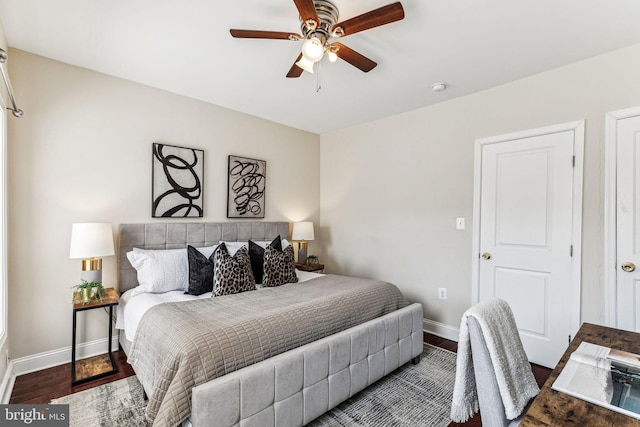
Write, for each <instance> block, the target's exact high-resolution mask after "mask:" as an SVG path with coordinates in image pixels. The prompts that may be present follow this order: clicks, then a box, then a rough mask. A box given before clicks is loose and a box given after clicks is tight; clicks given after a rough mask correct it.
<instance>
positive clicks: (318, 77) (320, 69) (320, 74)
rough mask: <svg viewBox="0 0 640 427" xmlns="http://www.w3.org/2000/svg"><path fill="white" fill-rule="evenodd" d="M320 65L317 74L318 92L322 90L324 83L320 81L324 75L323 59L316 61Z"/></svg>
mask: <svg viewBox="0 0 640 427" xmlns="http://www.w3.org/2000/svg"><path fill="white" fill-rule="evenodd" d="M316 64H317V65H318V74H316V93H318V92H320V89H322V83H321V82H320V78H321V77H322V61H318V62H316Z"/></svg>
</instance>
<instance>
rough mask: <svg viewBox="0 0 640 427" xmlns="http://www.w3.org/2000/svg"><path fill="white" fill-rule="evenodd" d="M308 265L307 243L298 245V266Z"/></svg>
mask: <svg viewBox="0 0 640 427" xmlns="http://www.w3.org/2000/svg"><path fill="white" fill-rule="evenodd" d="M306 263H307V242H304V241H303V242H299V243H298V264H306Z"/></svg>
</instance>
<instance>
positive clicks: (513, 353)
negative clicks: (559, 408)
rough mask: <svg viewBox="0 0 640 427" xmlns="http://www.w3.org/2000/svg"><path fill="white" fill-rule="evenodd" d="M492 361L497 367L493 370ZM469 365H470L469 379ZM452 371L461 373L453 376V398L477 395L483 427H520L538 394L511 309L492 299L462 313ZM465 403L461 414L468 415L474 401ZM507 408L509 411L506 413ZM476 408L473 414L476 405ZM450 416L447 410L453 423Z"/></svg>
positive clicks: (466, 400) (467, 400) (500, 301)
mask: <svg viewBox="0 0 640 427" xmlns="http://www.w3.org/2000/svg"><path fill="white" fill-rule="evenodd" d="M488 343H489V344H488ZM492 346H493V347H492ZM492 353H493V354H494V357H493V358H492V356H491V354H492ZM496 360H497V361H498V362H497V363H498V365H502V366H496V365H495V364H494V361H496ZM500 361H502V362H500ZM468 364H472V366H473V375H471V371H472V370H471V366H468ZM457 368H458V370H461V372H460V373H461V376H460V378H458V375H456V388H459V390H457V393H456V392H454V400H455V396H456V395H457V396H467V397H469V396H472V395H474V394H477V403H478V404H479V407H480V413H481V416H482V424H483V425H484V426H488V427H507V426H509V427H512V426H517V425H519V424H520V421H521V419H522V417H523V414H524V413H525V412H526V410H527V408H528V406H529V405H530V404H531V401H532V400H533V399H532V398H533V397H534V396H535V395H536V394H537V393H538V391H539V389H538V385H537V383H536V382H535V377H534V376H533V372H532V371H531V366H530V364H529V361H528V360H527V357H526V353H525V352H524V348H523V347H522V342H521V341H520V336H519V333H518V329H517V327H516V324H515V320H514V318H513V313H512V312H511V308H510V307H509V305H508V304H507V303H506V301H504V300H501V299H497V298H494V299H492V300H489V301H486V302H483V303H480V304H477V305H475V306H473V307H471V308H470V309H469V310H467V312H465V314H464V315H463V318H462V322H461V327H460V341H459V346H458V367H457ZM462 370H464V373H463V372H462ZM468 377H471V378H468ZM459 382H460V384H458V383H459ZM500 383H502V388H503V394H502V395H501V393H500V387H501V386H500V385H499V384H500ZM503 399H505V400H504V401H503ZM464 400H465V402H466V403H465V405H467V406H466V410H465V411H464V412H466V413H467V414H468V415H469V416H470V415H471V414H472V413H473V412H474V409H473V408H474V404H473V399H472V400H469V399H468V398H467V399H464ZM527 402H528V403H527ZM506 404H508V405H509V410H506V409H505V405H506ZM475 408H476V409H475V410H477V406H475ZM458 409H460V408H458ZM457 413H458V414H459V412H457ZM453 414H454V411H453V410H452V419H454V417H453ZM508 415H510V417H509V418H514V417H517V418H515V419H511V420H510V419H509V418H508Z"/></svg>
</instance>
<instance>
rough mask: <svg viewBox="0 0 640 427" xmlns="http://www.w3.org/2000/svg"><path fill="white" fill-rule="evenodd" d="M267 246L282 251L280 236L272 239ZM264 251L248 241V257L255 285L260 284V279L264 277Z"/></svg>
mask: <svg viewBox="0 0 640 427" xmlns="http://www.w3.org/2000/svg"><path fill="white" fill-rule="evenodd" d="M267 246H271V247H273V248H276V249H277V250H279V251H282V242H281V241H280V236H278V237H276V238H275V239H273V241H272V242H271V243H269V244H268V245H267ZM264 251H265V248H264V247H262V246H260V245H259V244H257V243H255V242H253V241H251V240H249V257H250V258H251V270H252V271H253V278H254V279H255V281H256V284H258V283H262V277H263V275H264Z"/></svg>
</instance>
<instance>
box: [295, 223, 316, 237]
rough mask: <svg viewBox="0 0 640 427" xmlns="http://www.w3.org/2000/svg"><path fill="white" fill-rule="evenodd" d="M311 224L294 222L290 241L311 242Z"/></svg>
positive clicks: (312, 235)
mask: <svg viewBox="0 0 640 427" xmlns="http://www.w3.org/2000/svg"><path fill="white" fill-rule="evenodd" d="M313 239H315V236H314V234H313V222H310V221H308V222H307V221H305V222H294V223H293V232H292V233H291V240H313Z"/></svg>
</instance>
